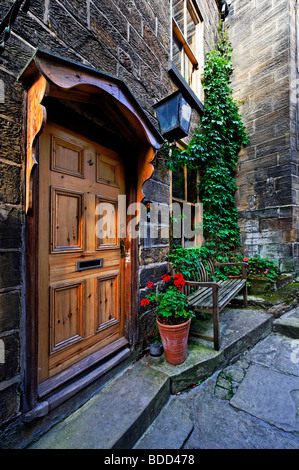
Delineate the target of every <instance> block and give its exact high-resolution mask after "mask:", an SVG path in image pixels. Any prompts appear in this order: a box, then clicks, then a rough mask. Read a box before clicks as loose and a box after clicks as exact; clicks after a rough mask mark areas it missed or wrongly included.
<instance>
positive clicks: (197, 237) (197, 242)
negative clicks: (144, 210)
mask: <svg viewBox="0 0 299 470" xmlns="http://www.w3.org/2000/svg"><path fill="white" fill-rule="evenodd" d="M176 145H177V147H179V148H180V149H183V148H185V147H184V146H183V145H181V144H179V143H178V142H177V143H176ZM169 171H170V204H171V206H170V210H171V213H172V204H173V203H179V204H180V205H183V204H188V205H190V206H191V207H194V210H195V207H196V204H198V203H200V200H199V193H198V190H197V196H196V202H190V201H188V169H187V165H184V199H181V198H178V197H175V196H173V189H172V182H173V178H172V173H173V172H172V171H171V170H169ZM196 183H197V184H199V171H198V170H197V172H196ZM195 214H196V212H195ZM195 214H194V224H196V223H199V222H200V220H196V219H195V216H196V215H195ZM181 224H182V225H181V246H182V247H185V245H186V244H185V237H184V218H182V222H181ZM176 240H177V239H176ZM169 243H170V251H171V252H172V251H173V249H174V248H173V244H174V243H173V223H171V224H170V239H169ZM189 243H190V242H189ZM192 243H193V246H196V245H198V246H200V245H201V244H202V239H201V236H200V234H199V233H195V235H194V241H193V242H192Z"/></svg>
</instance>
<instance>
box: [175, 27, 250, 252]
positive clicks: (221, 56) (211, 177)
mask: <svg viewBox="0 0 299 470" xmlns="http://www.w3.org/2000/svg"><path fill="white" fill-rule="evenodd" d="M232 73H233V63H232V47H231V43H230V41H229V39H228V34H227V31H226V30H224V31H223V30H222V28H221V26H220V27H219V42H218V44H217V46H216V48H215V49H214V50H212V51H211V52H210V53H208V54H207V56H206V61H205V66H204V74H203V87H204V91H205V102H204V115H203V116H202V119H201V123H200V125H199V127H198V129H197V131H196V132H195V134H194V136H193V138H192V140H191V142H190V144H189V145H188V147H187V148H186V149H185V150H179V149H175V150H174V151H173V152H172V156H171V161H169V164H170V168H175V165H177V164H178V163H179V164H181V165H187V166H189V167H191V168H198V169H199V175H200V186H199V193H200V200H201V202H202V203H203V213H204V215H203V227H204V236H205V240H206V246H209V247H210V248H211V249H215V250H216V251H217V252H222V251H224V252H225V251H228V250H232V249H236V248H237V247H238V246H240V235H239V227H238V223H237V220H238V215H237V209H236V207H235V201H234V194H235V192H236V189H237V187H236V183H235V169H236V164H237V161H238V153H239V151H240V149H241V147H242V145H246V144H247V143H248V141H249V139H248V136H247V133H246V130H245V127H244V125H243V123H242V119H241V116H240V114H239V110H238V103H237V102H236V101H235V100H234V99H233V97H232V89H231V87H230V77H231V75H232Z"/></svg>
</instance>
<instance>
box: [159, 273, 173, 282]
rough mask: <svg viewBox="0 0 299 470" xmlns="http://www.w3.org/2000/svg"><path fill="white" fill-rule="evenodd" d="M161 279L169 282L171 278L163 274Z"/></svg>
mask: <svg viewBox="0 0 299 470" xmlns="http://www.w3.org/2000/svg"><path fill="white" fill-rule="evenodd" d="M161 277H162V279H163V281H164V282H167V281H171V277H170V276H169V274H163V276H161Z"/></svg>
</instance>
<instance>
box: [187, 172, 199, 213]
mask: <svg viewBox="0 0 299 470" xmlns="http://www.w3.org/2000/svg"><path fill="white" fill-rule="evenodd" d="M197 189H198V181H197V171H196V170H190V169H189V168H187V200H188V202H192V203H193V204H195V203H196V202H197Z"/></svg>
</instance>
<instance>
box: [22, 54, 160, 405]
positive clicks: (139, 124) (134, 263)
mask: <svg viewBox="0 0 299 470" xmlns="http://www.w3.org/2000/svg"><path fill="white" fill-rule="evenodd" d="M50 59H51V60H50ZM78 70H79V72H80V75H79V73H78ZM66 71H67V72H68V73H67V76H68V77H70V78H69V80H70V83H63V86H62V84H61V83H60V82H61V76H62V73H63V72H66ZM55 72H57V74H56V76H55ZM19 80H20V81H22V83H23V85H24V86H25V87H26V88H27V90H28V94H27V131H26V132H27V145H26V178H25V180H26V181H25V182H26V188H25V191H26V196H25V202H26V223H25V227H26V228H25V230H26V332H25V334H26V347H25V374H24V403H23V407H24V412H27V411H30V410H32V409H33V408H34V407H35V406H36V405H37V402H38V277H39V272H38V263H37V262H36V253H37V248H38V246H37V243H38V211H39V197H38V196H39V166H38V161H39V139H38V137H39V135H40V134H41V133H42V130H43V128H44V125H45V123H46V109H45V107H44V106H43V104H42V101H43V99H44V97H45V96H57V94H58V96H59V97H63V95H64V93H65V94H66V95H67V96H68V97H70V96H71V94H72V93H74V96H75V98H74V96H71V98H72V99H74V100H75V101H76V97H77V96H78V95H80V89H78V88H80V85H81V84H82V83H83V85H84V86H85V89H84V91H85V94H84V95H83V94H81V95H80V96H79V98H78V102H80V100H82V99H86V85H89V84H90V85H92V87H96V86H97V87H98V88H99V89H101V92H103V93H104V94H105V96H106V97H107V99H110V100H113V105H114V106H115V105H117V106H118V110H119V111H120V113H122V115H123V118H124V121H125V122H126V123H128V121H129V122H130V123H131V125H132V129H131V130H132V135H137V136H138V139H139V141H140V142H139V149H138V147H136V142H134V148H136V151H138V155H136V159H137V165H136V166H135V168H136V174H135V175H134V174H133V173H132V171H130V172H126V185H127V190H126V193H127V205H129V204H130V203H133V202H141V201H142V199H143V194H142V185H143V183H144V182H145V181H146V180H147V179H149V178H150V176H151V175H152V172H153V167H152V164H151V162H152V160H153V159H154V158H155V154H156V150H157V149H159V148H160V147H161V145H162V143H163V139H162V137H161V136H160V134H159V133H158V132H157V131H156V129H155V128H154V127H153V125H152V123H151V122H150V121H149V120H148V118H147V116H146V114H145V113H144V111H143V110H142V109H141V108H140V106H139V105H138V103H137V101H136V100H135V98H134V96H133V95H132V94H131V93H130V92H129V90H128V89H127V88H126V86H125V85H124V82H122V81H121V80H119V79H115V78H113V77H111V76H108V75H105V74H103V73H102V72H99V71H95V70H94V69H89V68H88V67H85V66H82V65H81V64H76V63H70V62H69V61H66V60H62V59H59V60H58V59H57V58H56V57H54V58H53V57H50V56H49V55H48V54H46V57H45V54H44V53H42V54H40V55H39V54H38V53H37V52H36V53H35V55H34V56H33V58H32V59H31V61H30V62H29V64H28V66H27V67H26V69H25V70H24V71H23V73H22V74H21V76H20V77H19ZM55 81H56V83H55ZM74 83H75V84H77V89H74V91H72V90H73V87H74ZM70 89H71V91H70ZM91 90H92V89H91ZM110 93H111V96H110ZM137 143H138V142H137ZM126 248H127V249H128V250H130V258H129V260H126V263H125V273H126V275H125V282H126V286H125V292H126V293H127V295H126V298H125V309H126V312H125V314H126V324H127V328H126V332H125V335H126V338H127V339H128V341H129V343H130V345H131V346H134V345H135V344H136V342H137V339H138V304H139V301H138V300H139V296H138V291H139V289H138V238H132V239H129V237H127V239H126Z"/></svg>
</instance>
